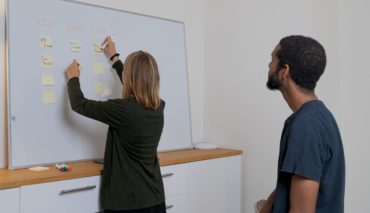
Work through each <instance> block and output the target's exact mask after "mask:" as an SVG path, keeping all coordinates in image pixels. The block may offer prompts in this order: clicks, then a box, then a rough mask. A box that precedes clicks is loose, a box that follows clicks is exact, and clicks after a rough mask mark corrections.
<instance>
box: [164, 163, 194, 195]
mask: <svg viewBox="0 0 370 213" xmlns="http://www.w3.org/2000/svg"><path fill="white" fill-rule="evenodd" d="M161 173H162V177H163V185H164V191H165V195H166V197H170V196H173V195H177V194H182V193H185V192H187V190H188V175H189V164H178V165H172V166H163V167H161Z"/></svg>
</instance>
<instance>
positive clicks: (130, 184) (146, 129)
mask: <svg viewBox="0 0 370 213" xmlns="http://www.w3.org/2000/svg"><path fill="white" fill-rule="evenodd" d="M113 68H114V69H115V70H116V71H117V74H118V76H119V77H120V79H121V76H122V71H123V64H122V62H121V61H118V62H116V63H115V64H114V65H113ZM68 93H69V98H70V102H71V106H72V109H73V110H74V111H76V112H77V113H79V114H81V115H84V116H86V117H89V118H92V119H95V120H97V121H100V122H103V123H106V124H108V125H109V128H108V133H107V140H106V146H105V155H104V172H103V183H102V189H101V200H102V207H103V209H110V210H129V209H140V208H146V207H151V206H154V205H157V204H160V203H162V202H164V201H165V196H164V189H163V182H162V176H161V172H160V168H159V161H158V158H157V147H158V143H159V139H160V137H161V134H162V129H163V123H164V119H163V109H164V106H165V103H164V101H161V105H160V107H159V108H158V109H156V110H150V109H145V108H144V107H142V106H141V105H140V104H138V103H137V102H136V101H135V99H134V98H128V99H114V100H108V101H93V100H88V99H86V98H85V97H84V95H83V93H82V91H81V89H80V83H79V79H78V78H72V79H70V80H69V81H68Z"/></svg>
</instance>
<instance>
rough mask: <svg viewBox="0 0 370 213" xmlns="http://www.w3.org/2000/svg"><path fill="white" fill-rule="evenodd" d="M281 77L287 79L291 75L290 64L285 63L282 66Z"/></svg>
mask: <svg viewBox="0 0 370 213" xmlns="http://www.w3.org/2000/svg"><path fill="white" fill-rule="evenodd" d="M281 69H282V71H281V78H282V79H287V78H289V77H290V68H289V65H288V64H284V66H283V67H282V68H281Z"/></svg>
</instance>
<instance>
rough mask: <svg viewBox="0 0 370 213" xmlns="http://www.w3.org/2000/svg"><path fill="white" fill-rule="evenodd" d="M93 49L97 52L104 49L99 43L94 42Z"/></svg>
mask: <svg viewBox="0 0 370 213" xmlns="http://www.w3.org/2000/svg"><path fill="white" fill-rule="evenodd" d="M93 50H94V52H96V53H102V52H103V50H102V49H101V45H100V44H99V43H95V44H93Z"/></svg>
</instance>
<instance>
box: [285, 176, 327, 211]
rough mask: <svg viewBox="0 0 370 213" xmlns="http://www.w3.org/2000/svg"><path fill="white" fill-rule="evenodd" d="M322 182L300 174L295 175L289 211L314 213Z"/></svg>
mask: <svg viewBox="0 0 370 213" xmlns="http://www.w3.org/2000/svg"><path fill="white" fill-rule="evenodd" d="M319 185H320V183H319V182H317V181H315V180H311V179H307V178H305V177H302V176H299V175H293V177H292V185H291V188H290V211H289V213H297V212H299V213H314V212H315V211H316V201H317V195H318V191H319Z"/></svg>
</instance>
